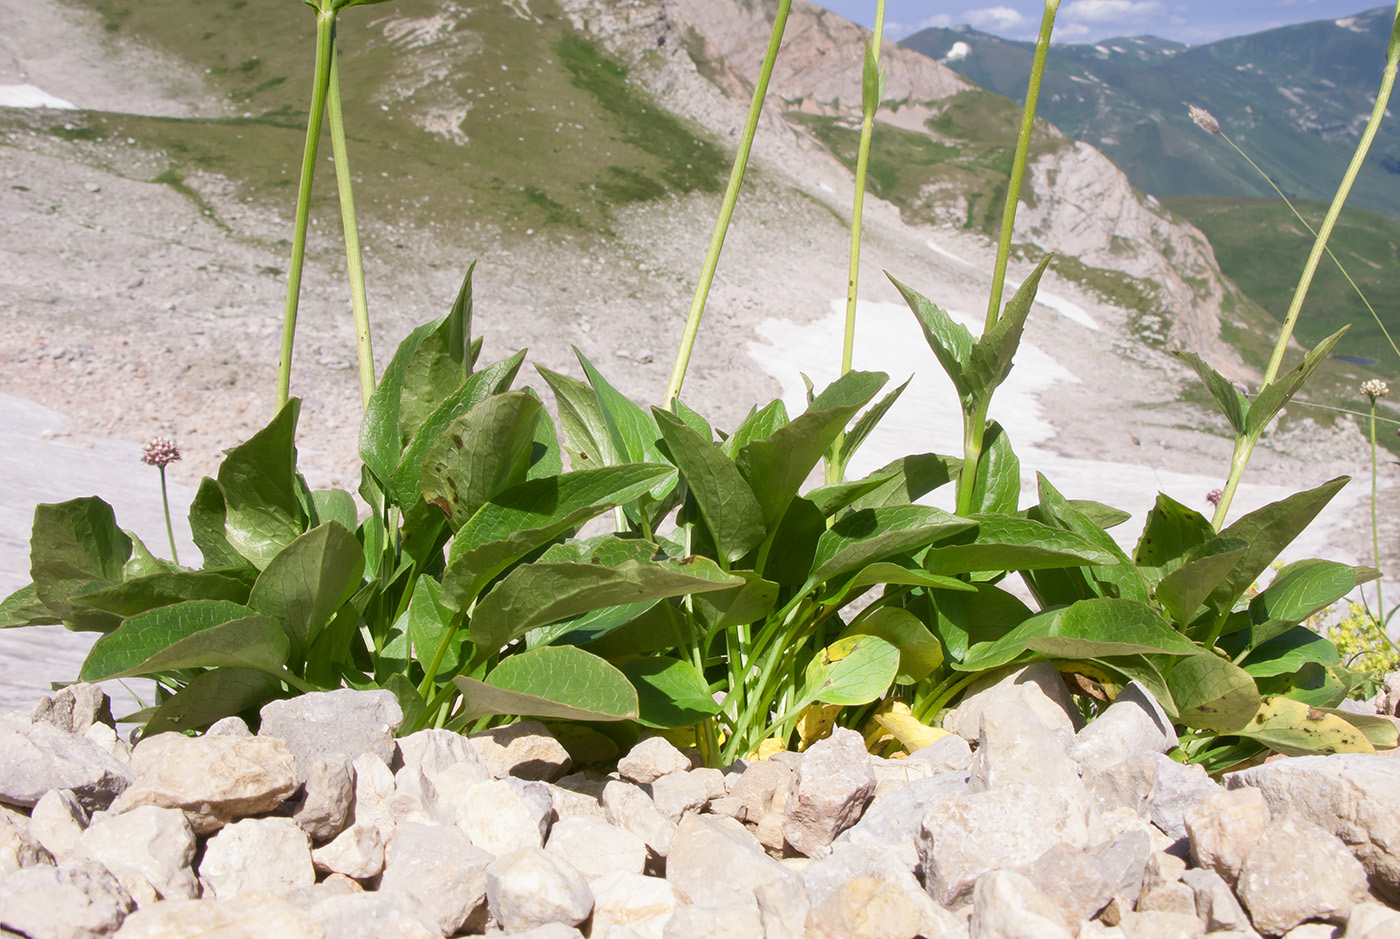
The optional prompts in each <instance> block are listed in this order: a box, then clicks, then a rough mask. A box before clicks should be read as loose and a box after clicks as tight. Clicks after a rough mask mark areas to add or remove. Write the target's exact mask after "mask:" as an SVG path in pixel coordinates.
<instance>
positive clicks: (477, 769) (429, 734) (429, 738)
mask: <svg viewBox="0 0 1400 939" xmlns="http://www.w3.org/2000/svg"><path fill="white" fill-rule="evenodd" d="M387 762H388V764H389V768H390V769H392V770H393V771H394V775H395V777H397V776H398V774H399V773H400V772H401V771H403V770H409V771H413V770H417V771H419V772H421V773H422V774H423V775H424V776H427V777H431V776H433V775H434V774H435V773H440V772H442V771H443V770H445V769H447V768H449V767H451V766H456V765H457V764H459V763H465V764H466V765H467V766H469V767H471V768H472V771H473V773H474V775H476V776H478V777H479V779H478V781H479V782H485V781H486V780H488V779H490V778H491V774H490V773H489V772H487V769H486V764H485V763H484V762H482V759H481V757H480V756H479V755H478V754H477V749H476V747H475V746H473V745H472V743H471V741H469V740H468V739H467V738H466V737H463V736H462V735H461V734H458V733H454V732H452V731H450V730H420V731H418V732H417V733H413V734H409V735H408V736H407V737H400V738H399V739H397V740H395V741H394V758H393V759H392V760H389V761H387Z"/></svg>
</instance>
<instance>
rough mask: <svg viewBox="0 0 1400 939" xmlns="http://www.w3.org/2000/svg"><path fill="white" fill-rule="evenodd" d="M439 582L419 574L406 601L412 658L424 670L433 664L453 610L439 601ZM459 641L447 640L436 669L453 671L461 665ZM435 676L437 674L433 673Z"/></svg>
mask: <svg viewBox="0 0 1400 939" xmlns="http://www.w3.org/2000/svg"><path fill="white" fill-rule="evenodd" d="M441 589H442V588H441V586H440V585H439V584H438V582H437V581H435V580H433V578H431V577H420V578H418V582H417V583H415V584H414V585H413V597H412V599H411V600H409V603H408V641H409V643H410V644H411V645H412V646H413V658H414V659H415V660H417V662H418V664H419V665H421V666H422V667H423V671H424V672H426V671H427V670H428V667H429V666H430V665H432V662H433V656H435V655H436V654H437V650H438V646H439V645H440V644H441V643H442V637H443V636H444V635H446V634H447V631H448V629H449V628H450V627H451V625H452V620H453V618H454V614H453V612H452V611H451V610H449V609H447V608H446V607H444V606H443V605H442V604H440V603H438V592H439V591H440V590H441ZM461 651H462V643H461V642H460V641H455V642H453V641H449V642H448V644H447V651H446V652H445V653H444V654H443V657H442V660H441V661H440V662H439V663H438V672H437V674H441V673H442V672H455V671H457V669H458V668H459V667H460V666H461V664H462V662H461ZM434 677H436V676H434Z"/></svg>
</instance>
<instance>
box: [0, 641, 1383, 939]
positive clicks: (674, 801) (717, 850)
mask: <svg viewBox="0 0 1400 939" xmlns="http://www.w3.org/2000/svg"><path fill="white" fill-rule="evenodd" d="M1397 693H1400V674H1397V675H1394V676H1391V680H1390V681H1388V682H1387V691H1385V692H1383V693H1382V695H1381V696H1380V698H1379V699H1378V702H1377V703H1379V704H1380V706H1381V709H1382V712H1383V713H1386V714H1393V713H1394V710H1395V706H1396V698H1397V696H1398V694H1397ZM1354 704H1355V705H1356V706H1357V707H1359V708H1361V709H1363V710H1365V711H1367V712H1368V713H1369V712H1372V711H1375V710H1376V707H1375V706H1374V704H1368V705H1362V704H1360V703H1359V702H1357V703H1354ZM401 720H402V717H401V715H400V712H399V709H398V705H397V703H396V702H395V700H394V698H393V696H392V695H391V694H390V693H388V692H357V691H349V690H345V691H336V692H329V693H324V694H310V695H304V696H301V697H298V698H294V699H291V700H287V701H279V702H276V703H273V704H270V705H268V706H267V707H265V708H264V709H263V711H262V715H261V726H260V728H259V730H258V733H257V734H256V735H254V734H253V733H252V732H251V731H250V730H249V729H248V727H247V726H246V725H245V724H243V723H242V722H241V721H240V720H238V719H237V718H229V719H226V720H224V721H220V722H219V723H218V724H216V725H215V726H214V727H212V728H211V729H210V730H209V732H208V733H207V734H205V735H204V736H201V737H189V736H185V735H183V734H178V733H167V734H160V735H157V736H154V737H150V738H147V739H142V740H140V741H139V742H137V743H136V744H135V746H134V747H130V746H128V745H127V743H126V742H125V741H123V740H121V739H119V738H118V737H117V736H116V735H115V733H114V732H113V730H112V727H111V723H110V710H109V709H108V706H107V702H106V700H105V698H104V697H103V696H102V695H101V693H100V692H99V691H98V690H97V689H95V688H93V687H91V686H83V685H79V686H74V687H73V688H70V689H68V690H66V691H64V692H62V693H60V694H58V695H56V696H54V697H53V698H52V699H48V698H46V699H44V700H43V701H41V702H40V704H39V705H38V706H37V707H36V708H35V709H34V711H33V713H32V714H25V713H21V712H16V711H6V712H3V713H0V802H3V803H5V805H6V806H9V807H7V808H3V809H0V929H3V930H4V932H3V934H4V935H22V936H27V937H29V939H47V937H74V939H78V937H82V939H86V937H101V936H110V935H115V936H118V937H121V939H135V937H143V939H156V937H162V939H164V937H170V939H176V937H186V936H191V935H196V934H198V935H213V934H217V935H219V936H221V937H228V939H235V937H244V936H247V937H258V939H269V937H284V936H285V937H289V939H312V937H325V939H360V937H364V939H370V937H375V939H386V937H405V939H418V937H437V936H465V935H482V934H485V935H502V934H510V935H517V936H529V937H534V939H566V937H570V936H573V937H582V936H588V937H590V939H637V937H651V939H691V937H694V939H710V937H716V936H736V937H738V936H742V937H746V939H757V937H768V939H780V937H781V939H788V937H804V939H836V937H843V939H849V937H868V939H914V937H916V936H923V937H929V939H933V937H946V939H957V937H968V939H994V937H1028V939H1030V937H1034V939H1060V937H1064V939H1070V937H1074V936H1078V937H1081V939H1110V937H1113V939H1117V937H1125V939H1148V937H1173V939H1185V937H1205V936H1213V937H1218V939H1225V937H1227V936H1229V937H1238V939H1246V937H1251V936H1255V937H1257V936H1286V937H1289V939H1323V937H1333V939H1361V937H1370V939H1385V937H1390V936H1394V935H1396V934H1397V933H1398V932H1400V912H1397V904H1400V852H1397V848H1396V845H1397V843H1400V827H1397V826H1400V821H1398V820H1400V802H1397V799H1400V795H1397V794H1400V760H1397V759H1396V758H1395V757H1394V756H1393V755H1390V754H1382V755H1366V754H1350V755H1344V756H1330V757H1304V758H1293V759H1280V760H1274V761H1270V762H1266V763H1264V764H1262V765H1259V766H1255V767H1252V768H1250V769H1246V770H1243V771H1240V772H1234V773H1229V774H1226V775H1225V776H1224V777H1223V779H1222V780H1221V781H1220V782H1216V781H1214V780H1212V779H1210V778H1209V777H1208V776H1207V775H1206V774H1205V772H1204V771H1203V770H1201V768H1200V767H1195V766H1183V765H1181V764H1178V763H1175V762H1173V761H1172V760H1171V759H1169V758H1167V757H1166V756H1165V755H1163V754H1164V752H1165V751H1166V750H1167V749H1169V748H1170V747H1172V746H1174V745H1175V744H1176V739H1175V737H1174V735H1173V733H1172V730H1171V724H1170V722H1169V721H1168V720H1167V718H1166V715H1165V714H1163V713H1162V711H1161V708H1160V707H1159V706H1158V705H1157V703H1156V702H1155V701H1154V700H1153V699H1152V697H1151V695H1150V694H1148V693H1147V692H1145V691H1144V690H1143V689H1142V688H1140V687H1138V686H1136V685H1134V686H1130V687H1129V688H1128V689H1127V690H1126V691H1125V692H1124V693H1123V694H1122V695H1120V696H1119V698H1118V700H1117V701H1116V702H1115V703H1114V704H1113V705H1112V706H1111V707H1110V708H1108V710H1107V711H1105V712H1104V713H1103V714H1102V715H1101V716H1100V717H1099V718H1098V719H1097V720H1095V721H1094V722H1093V723H1091V724H1089V725H1088V726H1087V727H1086V726H1083V722H1082V719H1081V718H1080V716H1079V710H1078V708H1077V707H1076V706H1075V704H1074V703H1073V701H1072V700H1071V699H1070V696H1069V694H1068V692H1067V690H1066V688H1065V686H1064V684H1063V682H1062V680H1061V679H1060V676H1059V673H1058V672H1056V671H1055V670H1054V669H1053V668H1051V667H1049V666H1047V665H1040V666H1032V667H1030V668H1027V669H1024V670H1022V671H1019V672H1014V673H1011V674H1008V675H1005V676H1004V677H1001V678H1000V679H999V680H998V679H992V680H989V681H988V682H986V683H984V684H983V685H982V686H980V687H976V688H974V689H973V693H972V694H970V695H969V696H968V697H967V698H965V699H964V701H963V702H962V704H961V705H960V706H959V707H958V708H957V709H956V710H954V711H953V712H951V713H950V714H949V715H948V716H947V720H946V721H945V725H946V726H947V727H948V728H949V729H950V730H951V731H952V732H951V733H949V734H948V735H947V736H944V737H942V738H940V739H939V740H938V741H937V742H936V743H934V744H933V745H931V746H929V747H926V748H925V749H923V750H919V751H917V752H915V753H914V754H912V755H911V756H909V758H907V759H904V760H884V759H879V758H874V757H871V756H870V755H869V753H868V752H867V751H866V749H865V745H864V742H863V740H862V739H861V737H860V735H859V734H856V733H854V732H852V731H848V730H844V729H841V730H837V731H836V732H835V733H834V734H833V735H832V736H830V737H828V738H827V739H825V740H822V741H819V742H817V743H816V744H814V745H813V746H811V747H810V748H809V749H808V750H807V751H805V752H803V753H800V754H799V753H792V752H783V753H778V754H774V755H772V756H770V757H768V758H767V759H765V760H758V761H747V760H741V761H739V762H737V763H735V764H733V765H732V766H729V767H726V768H725V769H723V770H719V769H709V768H703V767H696V766H695V765H694V763H693V756H694V754H693V753H686V752H683V751H680V750H677V749H676V748H675V747H674V746H672V745H671V744H669V743H667V742H666V741H665V740H664V739H662V738H659V737H653V738H648V739H644V740H643V741H642V742H641V743H639V744H637V746H636V747H635V748H633V749H632V751H631V752H630V753H628V754H626V755H625V756H624V757H623V758H622V759H621V760H619V761H618V762H617V764H616V769H615V771H613V772H610V773H606V774H604V773H602V772H599V771H598V770H597V769H596V768H591V767H576V766H573V765H571V761H570V758H569V755H568V753H567V751H565V749H564V748H563V747H562V746H560V744H559V743H558V742H557V741H556V740H555V739H554V738H553V737H552V736H551V735H550V734H549V732H548V731H547V730H546V729H545V728H544V727H543V726H542V725H539V724H533V723H528V722H527V723H522V724H516V725H513V726H511V727H507V728H500V729H497V730H491V731H486V732H482V733H478V734H474V735H472V736H470V737H462V736H460V735H458V734H455V733H450V732H445V731H434V730H427V731H420V732H418V733H414V734H410V735H408V736H405V737H401V738H398V739H395V738H394V732H395V730H396V729H397V728H398V727H399V725H400V723H401Z"/></svg>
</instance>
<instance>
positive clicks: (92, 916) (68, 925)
mask: <svg viewBox="0 0 1400 939" xmlns="http://www.w3.org/2000/svg"><path fill="white" fill-rule="evenodd" d="M135 908H136V904H135V903H134V902H133V901H132V899H131V895H130V894H128V893H127V892H126V891H125V890H123V889H122V886H121V884H120V883H118V882H117V878H115V877H113V876H112V874H111V873H109V872H108V871H107V869H106V868H105V867H103V866H102V865H101V864H98V863H97V862H96V861H86V860H84V861H74V862H72V863H70V864H64V865H63V866H61V867H29V868H26V869H24V870H22V871H17V872H15V873H13V874H11V875H10V876H8V877H6V878H5V879H4V881H0V926H3V927H4V928H5V929H7V930H14V932H15V933H22V934H23V935H25V936H28V937H30V939H98V937H101V936H109V935H111V934H112V933H114V932H116V930H117V927H118V926H120V925H121V923H122V920H124V919H125V918H126V916H127V914H128V913H130V912H131V911H132V910H134V909H135Z"/></svg>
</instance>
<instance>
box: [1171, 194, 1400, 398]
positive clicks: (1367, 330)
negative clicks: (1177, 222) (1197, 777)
mask: <svg viewBox="0 0 1400 939" xmlns="http://www.w3.org/2000/svg"><path fill="white" fill-rule="evenodd" d="M1162 201H1163V203H1164V204H1165V205H1166V206H1167V207H1168V208H1170V209H1171V210H1172V211H1173V212H1176V213H1177V214H1179V215H1181V216H1183V217H1184V218H1186V219H1187V220H1189V221H1190V222H1191V223H1192V224H1193V225H1195V226H1196V227H1198V228H1200V229H1201V231H1203V232H1204V233H1205V234H1206V237H1207V238H1209V239H1210V243H1211V245H1212V247H1214V248H1215V257H1216V260H1218V261H1219V262H1220V269H1221V270H1222V271H1224V273H1225V274H1226V275H1227V276H1228V277H1230V278H1231V279H1232V280H1234V281H1235V283H1236V284H1238V285H1239V286H1240V288H1241V289H1243V290H1244V292H1245V293H1247V294H1248V295H1249V296H1250V298H1251V299H1253V300H1255V301H1256V302H1258V303H1259V304H1260V305H1261V306H1263V307H1264V308H1265V309H1267V310H1268V311H1270V312H1271V313H1272V314H1274V315H1275V316H1278V317H1282V316H1283V314H1284V313H1285V312H1286V311H1287V310H1288V305H1289V303H1290V302H1291V300H1292V297H1293V289H1294V288H1295V287H1296V286H1297V283H1298V273H1299V271H1301V270H1302V267H1303V264H1304V262H1305V261H1306V260H1307V256H1308V252H1309V251H1310V250H1311V248H1312V243H1313V237H1312V235H1311V234H1309V233H1308V232H1307V231H1306V230H1305V229H1304V228H1303V226H1302V225H1301V224H1299V222H1298V220H1297V219H1296V218H1294V216H1293V213H1291V212H1290V211H1289V210H1288V207H1287V206H1286V205H1284V204H1283V203H1282V202H1280V201H1278V200H1277V199H1224V198H1217V197H1208V196H1177V197H1172V198H1168V199H1164V200H1162ZM1298 209H1299V211H1300V212H1301V213H1302V215H1303V217H1304V218H1305V219H1307V220H1308V224H1310V225H1311V226H1312V227H1313V228H1314V229H1316V228H1317V227H1318V226H1319V225H1320V224H1321V222H1322V218H1323V216H1324V215H1325V214H1326V211H1327V206H1326V205H1323V204H1322V203H1317V202H1303V203H1299V204H1298ZM1329 246H1330V247H1331V249H1332V253H1333V254H1335V255H1336V256H1337V258H1338V259H1339V260H1340V261H1341V263H1342V265H1343V266H1344V267H1345V268H1346V269H1347V272H1348V273H1350V274H1351V276H1352V278H1353V279H1354V280H1355V281H1356V283H1357V284H1358V285H1359V286H1360V287H1361V290H1362V291H1363V292H1364V293H1365V294H1366V296H1367V297H1368V298H1369V299H1370V301H1371V303H1372V305H1373V306H1375V308H1376V312H1377V313H1378V314H1380V316H1381V321H1382V322H1383V323H1384V324H1385V327H1386V329H1387V330H1389V331H1390V334H1391V336H1392V338H1395V339H1396V341H1397V342H1400V307H1397V306H1396V304H1395V300H1394V298H1395V297H1396V296H1400V222H1397V221H1395V220H1394V219H1392V218H1388V217H1386V216H1384V215H1377V214H1375V213H1372V212H1363V211H1360V210H1358V209H1347V210H1345V211H1343V213H1342V215H1341V218H1340V219H1339V221H1338V223H1337V227H1336V229H1335V230H1334V231H1333V234H1332V238H1331V240H1330V241H1329ZM1348 323H1350V324H1351V329H1350V331H1349V332H1348V333H1347V335H1346V336H1345V337H1343V339H1342V341H1341V343H1340V344H1339V345H1338V347H1337V350H1336V351H1337V353H1338V354H1339V355H1345V356H1351V357H1355V358H1360V359H1367V360H1371V361H1374V362H1376V363H1377V364H1378V365H1380V366H1383V367H1382V368H1381V369H1380V370H1381V371H1382V372H1387V371H1388V372H1390V373H1392V374H1394V372H1395V371H1396V369H1397V367H1400V360H1397V358H1396V355H1395V352H1394V351H1392V350H1391V349H1390V347H1389V345H1388V344H1387V343H1386V340H1385V337H1384V336H1383V335H1382V332H1381V328H1380V327H1379V326H1378V325H1376V321H1375V320H1374V319H1373V318H1372V316H1371V314H1370V313H1369V312H1368V311H1367V309H1366V307H1365V305H1364V304H1363V303H1362V302H1361V300H1360V298H1358V297H1357V295H1356V292H1355V291H1354V290H1353V289H1352V288H1351V285H1349V284H1348V283H1347V282H1346V279H1345V278H1344V277H1342V275H1341V273H1340V272H1339V271H1338V270H1337V265H1336V264H1334V263H1333V262H1332V261H1331V260H1330V259H1328V258H1326V257H1324V258H1323V261H1322V264H1321V265H1320V266H1319V268H1318V272H1317V276H1316V277H1315V278H1314V280H1313V283H1312V286H1311V287H1310V288H1309V290H1308V297H1307V300H1306V301H1305V302H1304V305H1303V312H1302V315H1301V317H1300V318H1299V320H1298V326H1297V335H1298V337H1299V339H1300V340H1302V341H1303V342H1305V343H1307V344H1309V345H1312V344H1313V343H1315V342H1317V341H1318V340H1320V339H1322V338H1324V337H1325V336H1328V335H1330V334H1331V333H1333V332H1335V331H1336V330H1338V329H1340V328H1341V327H1342V326H1343V325H1345V324H1348Z"/></svg>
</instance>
